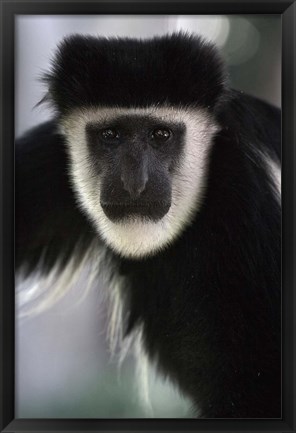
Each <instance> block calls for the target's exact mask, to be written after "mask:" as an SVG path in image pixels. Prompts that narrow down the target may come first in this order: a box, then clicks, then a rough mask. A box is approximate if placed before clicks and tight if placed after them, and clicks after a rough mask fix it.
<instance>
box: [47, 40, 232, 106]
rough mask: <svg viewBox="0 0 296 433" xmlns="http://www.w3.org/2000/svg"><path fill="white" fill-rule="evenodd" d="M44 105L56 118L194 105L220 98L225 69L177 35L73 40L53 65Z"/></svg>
mask: <svg viewBox="0 0 296 433" xmlns="http://www.w3.org/2000/svg"><path fill="white" fill-rule="evenodd" d="M44 78H45V81H46V82H47V83H49V94H48V95H47V99H49V100H50V101H52V102H53V104H54V106H55V108H56V109H57V111H58V112H59V113H62V114H64V113H66V112H67V111H68V110H71V108H73V107H81V106H82V107H84V106H98V105H102V106H106V105H107V106H121V107H130V106H138V107H141V106H147V105H152V104H153V105H158V104H164V103H166V104H169V105H179V104H182V105H184V104H185V105H186V104H190V105H198V106H203V107H208V109H209V110H213V108H214V106H215V104H216V103H217V101H218V99H220V98H221V97H222V95H223V90H224V82H225V74H224V68H223V63H222V61H221V59H220V57H219V55H218V53H217V52H216V49H215V48H214V47H213V46H212V45H211V44H208V43H206V42H205V41H202V40H201V39H199V38H196V37H195V38H194V37H191V36H185V35H183V36H182V35H178V34H175V35H173V36H167V37H156V38H154V39H151V40H149V41H144V40H143V41H141V40H136V39H128V38H126V39H115V38H114V39H105V38H96V37H90V36H87V37H85V36H79V35H75V36H71V37H69V38H67V39H66V40H64V41H63V43H62V44H61V45H60V47H59V51H58V54H57V56H56V58H55V59H54V62H53V66H52V71H51V72H50V73H49V74H47V75H46V76H45V77H44Z"/></svg>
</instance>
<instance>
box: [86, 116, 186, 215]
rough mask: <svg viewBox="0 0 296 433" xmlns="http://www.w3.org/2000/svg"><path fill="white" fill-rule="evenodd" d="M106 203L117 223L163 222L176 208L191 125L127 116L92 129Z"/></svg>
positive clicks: (93, 125) (95, 164)
mask: <svg viewBox="0 0 296 433" xmlns="http://www.w3.org/2000/svg"><path fill="white" fill-rule="evenodd" d="M86 135H87V142H88V149H89V153H90V158H91V161H92V165H93V167H94V175H97V176H99V177H100V179H101V194H100V198H99V199H100V203H101V206H102V208H103V210H104V212H105V214H106V216H107V217H108V218H109V219H110V220H111V221H114V222H116V221H117V222H118V221H119V220H122V219H124V218H125V219H126V218H129V217H132V216H140V217H142V218H145V219H150V220H153V221H158V220H159V219H161V218H163V217H164V215H165V214H166V213H167V212H168V210H169V208H170V206H171V189H172V188H171V185H172V176H173V174H174V171H175V169H176V167H177V165H178V162H179V160H180V157H181V155H182V152H183V148H184V139H185V125H184V124H183V123H175V122H174V123H173V122H167V121H163V120H159V119H158V118H157V117H151V116H149V117H148V116H138V115H124V116H119V117H117V118H115V119H113V120H111V121H108V122H100V123H88V124H87V125H86Z"/></svg>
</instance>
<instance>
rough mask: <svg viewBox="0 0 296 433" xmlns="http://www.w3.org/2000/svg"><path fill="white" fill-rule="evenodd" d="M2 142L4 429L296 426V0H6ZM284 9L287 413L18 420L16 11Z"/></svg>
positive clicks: (0, 416) (0, 410)
mask: <svg viewBox="0 0 296 433" xmlns="http://www.w3.org/2000/svg"><path fill="white" fill-rule="evenodd" d="M0 5H1V9H0V15H1V23H0V29H1V89H0V94H1V105H0V109H1V113H0V114H1V117H0V118H1V120H0V133H1V148H0V163H1V171H0V175H1V177H0V188H1V193H0V197H1V202H0V278H1V279H0V284H1V287H0V289H1V291H0V293H1V311H0V321H1V328H0V332H1V380H0V383H1V406H0V422H1V431H2V432H5V433H8V432H31V431H32V432H33V431H36V432H78V431H83V432H86V431H98V432H104V431H106V432H107V431H108V432H130V431H131V432H132V431H136V432H155V433H156V432H165V431H167V432H173V431H180V432H181V431H199V432H218V431H226V432H228V431H235V432H237V433H238V432H249V431H250V432H262V431H264V432H272V431H281V432H294V431H295V414H296V405H295V391H296V387H295V380H296V379H295V378H296V375H295V367H294V362H295V348H296V344H295V318H294V315H293V312H294V311H296V308H295V307H296V305H295V294H294V290H293V289H294V288H295V269H294V268H296V267H295V264H296V261H295V223H294V221H295V217H296V206H295V204H296V201H295V191H296V189H295V178H296V175H295V168H296V159H295V158H296V152H295V143H296V134H295V124H294V122H295V118H296V109H295V107H296V105H295V101H296V98H295V96H296V94H295V92H296V90H295V80H294V77H295V52H296V40H295V39H296V33H295V21H296V4H295V1H291V0H290V1H288V0H271V1H268V0H261V1H257V0H249V1H238V0H227V1H223V0H221V1H218V0H208V1H206V0H204V1H197V0H191V1H190V0H189V1H188V0H186V1H185V2H182V1H180V0H177V1H174V0H168V1H163V0H161V1H156V0H155V1H153V0H152V1H149V2H148V1H140V0H138V1H137V2H136V1H113V0H108V1H99V0H88V1H75V0H74V1H73V0H72V1H71V0H63V1H53V0H44V1H42V2H41V1H38V0H31V1H25V0H24V1H20V0H19V1H13V0H0ZM101 13H103V14H114V13H116V14H131V13H132V14H148V13H149V14H281V16H282V113H283V115H282V158H283V162H282V169H283V171H282V239H283V242H282V260H283V263H282V287H283V291H282V292H283V304H282V305H283V338H282V342H283V343H282V344H283V389H282V401H283V410H282V415H283V416H282V419H281V420H278V419H275V420H272V419H269V420H268V419H258V420H239V419H236V420H229V419H227V420H214V419H213V420H210V419H207V420H194V419H174V420H173V419H171V420H166V419H158V420H156V419H133V420H128V419H120V420H119V419H118V420H116V419H112V420H111V419H110V420H108V419H98V420H95V419H75V420H74V419H60V420H54V419H50V420H46V419H15V417H14V385H15V381H14V371H15V369H14V366H15V363H14V362H15V361H14V357H15V349H14V331H15V314H14V301H15V296H14V18H15V16H16V15H17V14H30V15H34V14H43V15H46V14H59V15H62V14H71V15H83V14H101Z"/></svg>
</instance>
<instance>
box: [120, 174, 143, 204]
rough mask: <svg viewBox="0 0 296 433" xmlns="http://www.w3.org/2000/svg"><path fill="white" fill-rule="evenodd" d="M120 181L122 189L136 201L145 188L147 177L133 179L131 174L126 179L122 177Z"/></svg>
mask: <svg viewBox="0 0 296 433" xmlns="http://www.w3.org/2000/svg"><path fill="white" fill-rule="evenodd" d="M121 180H122V183H123V189H124V190H125V191H127V192H128V193H129V195H130V197H131V198H132V199H137V198H138V197H140V195H141V194H142V192H143V191H144V190H145V188H146V184H147V181H148V176H146V175H145V176H141V177H139V178H135V177H134V175H133V174H132V175H130V176H128V177H127V176H123V175H122V176H121Z"/></svg>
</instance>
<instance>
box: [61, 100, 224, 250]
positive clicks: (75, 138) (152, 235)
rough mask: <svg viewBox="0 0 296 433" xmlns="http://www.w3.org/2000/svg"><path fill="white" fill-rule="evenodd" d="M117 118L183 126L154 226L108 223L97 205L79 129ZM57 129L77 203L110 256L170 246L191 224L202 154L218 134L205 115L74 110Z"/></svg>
mask: <svg viewBox="0 0 296 433" xmlns="http://www.w3.org/2000/svg"><path fill="white" fill-rule="evenodd" d="M122 115H146V116H147V117H156V118H157V119H159V120H163V121H170V122H183V123H184V124H185V126H186V140H185V149H184V154H183V158H182V160H181V163H180V167H179V168H178V171H177V173H176V174H175V175H174V176H173V183H172V204H171V207H170V209H169V211H168V213H167V214H166V215H165V216H164V217H163V218H162V219H161V220H160V221H158V222H152V221H143V219H140V218H138V219H137V218H133V219H130V220H128V221H125V222H119V223H114V222H112V221H110V220H109V219H108V218H107V217H106V215H105V213H104V212H103V209H102V207H101V205H100V179H99V176H97V175H96V174H95V173H94V171H93V169H92V161H91V158H90V155H89V151H88V148H87V141H86V132H85V126H86V124H87V123H89V122H100V121H104V122H107V121H112V120H113V119H115V118H116V117H118V116H122ZM61 127H62V131H63V134H64V135H65V137H66V140H67V143H68V147H69V154H70V159H71V168H70V174H71V179H72V182H73V186H74V188H75V190H76V193H77V197H78V200H79V203H80V205H81V207H82V208H83V209H84V210H86V211H87V214H88V215H89V216H90V218H91V220H92V221H93V223H94V225H95V227H96V229H97V230H98V232H99V234H100V235H101V237H102V238H103V239H104V240H105V242H106V243H107V244H108V245H109V246H110V247H111V248H113V249H114V250H115V251H116V252H118V253H120V254H122V255H123V256H126V257H143V256H147V255H151V254H155V253H156V252H158V251H159V250H160V249H162V248H164V247H165V246H167V245H169V244H170V243H171V242H173V241H174V240H175V238H176V237H177V236H178V235H180V234H181V232H182V231H183V230H184V228H185V227H186V226H187V225H188V224H189V223H190V222H191V220H192V218H193V216H194V215H195V214H196V212H197V211H198V207H199V205H200V203H201V201H202V197H203V190H204V187H205V178H206V171H207V161H208V153H209V149H210V145H211V142H212V139H213V136H214V135H215V133H216V132H217V131H218V126H217V125H216V124H215V123H214V121H213V119H212V117H211V116H210V115H209V113H208V112H207V111H206V110H204V109H192V108H173V107H147V108H118V107H114V108H89V109H85V108H84V109H75V110H73V112H72V113H70V114H69V115H67V117H65V118H64V120H63V121H62V125H61Z"/></svg>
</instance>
